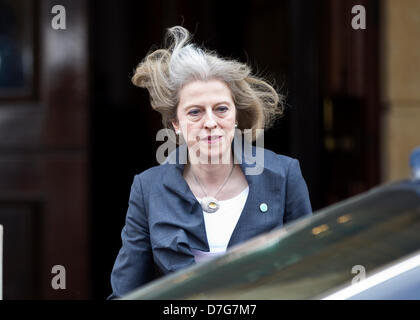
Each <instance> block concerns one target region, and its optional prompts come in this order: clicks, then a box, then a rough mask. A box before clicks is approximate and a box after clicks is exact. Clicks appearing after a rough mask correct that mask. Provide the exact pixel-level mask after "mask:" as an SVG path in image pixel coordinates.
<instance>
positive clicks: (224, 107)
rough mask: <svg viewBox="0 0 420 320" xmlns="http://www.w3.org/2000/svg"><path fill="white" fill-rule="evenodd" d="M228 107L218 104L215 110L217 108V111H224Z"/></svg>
mask: <svg viewBox="0 0 420 320" xmlns="http://www.w3.org/2000/svg"><path fill="white" fill-rule="evenodd" d="M228 109H229V108H228V107H226V106H218V107H217V108H216V110H217V111H219V112H226V111H227V110H228Z"/></svg>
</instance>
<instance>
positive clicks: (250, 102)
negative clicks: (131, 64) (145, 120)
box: [132, 26, 283, 140]
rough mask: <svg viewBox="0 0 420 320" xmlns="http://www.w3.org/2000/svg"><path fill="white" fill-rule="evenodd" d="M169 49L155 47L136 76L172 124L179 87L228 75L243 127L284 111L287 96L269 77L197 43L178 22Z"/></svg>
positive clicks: (267, 122)
mask: <svg viewBox="0 0 420 320" xmlns="http://www.w3.org/2000/svg"><path fill="white" fill-rule="evenodd" d="M165 40H166V47H167V48H166V49H158V50H155V51H152V52H150V53H149V54H148V55H147V56H146V57H145V58H144V59H143V61H142V62H140V63H139V65H138V66H137V68H136V70H135V72H134V75H133V77H132V82H133V84H134V85H136V86H138V87H142V88H146V89H147V90H148V91H149V94H150V103H151V105H152V108H153V109H155V110H157V111H158V112H160V114H161V115H162V122H163V125H164V126H165V127H166V128H172V121H176V111H177V106H178V102H179V91H180V90H181V88H182V87H183V86H185V85H186V84H187V83H189V82H191V81H194V80H202V81H207V80H210V79H218V80H221V81H224V82H225V83H226V84H227V85H228V87H229V88H230V90H231V93H232V97H233V100H234V102H235V106H236V109H237V121H238V128H239V129H241V130H243V129H253V140H254V139H255V138H256V133H255V132H256V130H255V129H263V128H265V129H267V128H269V127H270V126H271V125H272V124H273V122H274V120H276V119H277V118H278V117H279V116H281V115H282V114H283V103H282V102H283V96H281V95H280V94H279V93H277V91H276V90H275V89H274V88H273V87H272V86H271V85H270V84H269V83H268V82H267V81H265V80H263V79H262V78H259V77H257V76H254V75H252V74H251V69H250V67H248V66H247V65H246V64H244V63H241V62H238V61H236V60H232V59H230V60H228V59H224V58H221V57H219V56H218V55H217V54H216V53H215V52H211V51H208V50H206V49H202V48H200V47H198V46H197V45H196V44H194V43H191V36H190V33H189V32H188V30H187V29H185V28H183V27H180V26H175V27H172V28H169V29H168V32H167V34H166V39H165Z"/></svg>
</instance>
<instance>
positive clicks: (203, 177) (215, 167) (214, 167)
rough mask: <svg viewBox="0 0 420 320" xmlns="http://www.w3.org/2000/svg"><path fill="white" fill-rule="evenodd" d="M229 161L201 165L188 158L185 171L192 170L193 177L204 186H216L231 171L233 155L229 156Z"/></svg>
mask: <svg viewBox="0 0 420 320" xmlns="http://www.w3.org/2000/svg"><path fill="white" fill-rule="evenodd" d="M228 159H229V161H227V162H225V161H224V162H223V163H222V161H219V163H215V161H208V162H209V163H206V164H203V163H199V162H194V161H190V159H189V158H188V160H189V161H188V164H187V166H186V170H187V171H189V170H192V171H193V173H194V175H195V176H196V177H197V178H198V179H199V180H200V182H201V183H203V184H206V185H213V184H215V185H218V184H220V183H221V181H223V180H225V179H226V176H227V175H228V174H229V173H230V171H231V170H232V164H233V155H232V154H230V155H229V157H228Z"/></svg>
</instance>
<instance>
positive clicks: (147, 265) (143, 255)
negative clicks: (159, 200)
mask: <svg viewBox="0 0 420 320" xmlns="http://www.w3.org/2000/svg"><path fill="white" fill-rule="evenodd" d="M121 240H122V247H121V249H120V251H119V253H118V256H117V258H116V260H115V263H114V267H113V269H112V273H111V286H112V294H111V295H110V296H109V297H108V299H114V298H118V297H121V296H123V295H125V294H127V293H129V292H130V291H132V290H134V289H136V288H138V287H140V286H141V285H143V284H145V283H146V282H149V281H151V280H152V279H153V275H154V262H153V255H152V250H151V245H150V237H149V227H148V219H147V215H146V211H145V206H144V201H143V192H142V186H141V179H140V175H136V176H135V177H134V181H133V184H132V186H131V192H130V198H129V206H128V210H127V215H126V219H125V225H124V227H123V229H122V232H121Z"/></svg>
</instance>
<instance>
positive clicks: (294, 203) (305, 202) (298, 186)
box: [283, 159, 312, 224]
mask: <svg viewBox="0 0 420 320" xmlns="http://www.w3.org/2000/svg"><path fill="white" fill-rule="evenodd" d="M310 215H312V207H311V202H310V199H309V192H308V187H307V186H306V182H305V180H304V179H303V176H302V172H301V170H300V166H299V161H298V160H296V159H292V161H291V163H290V164H289V169H288V173H287V187H286V210H285V215H284V218H283V223H284V224H286V223H288V222H291V221H294V220H297V219H299V218H302V217H306V216H310Z"/></svg>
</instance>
